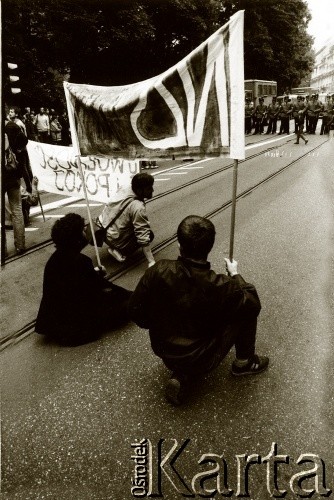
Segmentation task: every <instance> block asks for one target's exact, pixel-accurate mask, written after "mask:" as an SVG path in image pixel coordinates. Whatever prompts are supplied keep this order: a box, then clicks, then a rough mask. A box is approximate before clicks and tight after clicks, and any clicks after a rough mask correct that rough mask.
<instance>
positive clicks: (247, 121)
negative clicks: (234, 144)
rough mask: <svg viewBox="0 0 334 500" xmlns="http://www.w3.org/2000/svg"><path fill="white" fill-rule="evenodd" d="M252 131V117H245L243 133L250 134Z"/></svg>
mask: <svg viewBox="0 0 334 500" xmlns="http://www.w3.org/2000/svg"><path fill="white" fill-rule="evenodd" d="M251 131H252V117H251V116H246V117H245V134H250V133H251Z"/></svg>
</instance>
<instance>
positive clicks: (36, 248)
mask: <svg viewBox="0 0 334 500" xmlns="http://www.w3.org/2000/svg"><path fill="white" fill-rule="evenodd" d="M267 140H268V139H263V141H264V142H265V141H267ZM290 140H292V139H289V141H290ZM263 141H257V142H256V143H252V144H250V145H249V146H252V147H255V145H257V144H260V146H259V147H261V142H263ZM277 147H278V146H277V144H274V145H272V146H270V147H268V148H266V149H264V150H262V149H261V151H259V152H257V153H253V154H251V155H249V156H247V158H245V159H244V160H239V164H242V163H245V162H248V161H250V160H253V159H254V158H257V157H259V156H261V155H264V154H265V153H267V152H270V151H272V150H273V149H277ZM312 151H313V150H312ZM300 158H302V156H301V157H300ZM210 159H211V158H210ZM212 159H215V158H212ZM191 165H192V162H189V163H185V164H182V165H180V164H179V165H176V166H175V167H171V168H169V169H167V170H163V171H161V172H156V173H155V174H154V176H158V175H161V174H165V173H166V172H170V171H172V170H177V169H179V168H182V167H185V166H191ZM231 168H233V162H232V163H229V164H228V165H225V166H223V167H220V168H218V169H215V170H214V171H213V172H208V173H206V174H204V175H201V176H199V177H197V178H196V179H192V180H190V181H187V182H184V183H183V184H180V185H179V186H176V187H174V188H172V189H168V190H167V191H164V192H163V193H160V194H157V195H155V196H154V197H153V198H152V200H148V201H147V203H152V202H153V203H154V201H155V200H158V199H160V198H164V197H166V196H168V195H170V194H173V193H175V192H177V191H181V190H182V189H185V188H187V187H189V186H191V185H194V184H197V183H199V182H201V181H203V180H205V179H208V178H210V177H213V176H215V175H218V174H220V173H222V172H224V171H226V170H229V169H231ZM77 201H79V200H77ZM72 204H73V200H69V201H68V203H64V204H63V207H66V206H67V205H72ZM52 244H53V241H52V239H51V238H48V239H47V240H44V241H42V242H41V243H36V244H35V245H32V246H31V247H30V248H28V249H27V251H26V252H25V253H24V254H22V255H13V256H11V257H8V258H7V259H6V261H5V265H9V264H11V263H13V262H16V261H18V260H20V259H23V258H24V257H26V256H28V255H31V254H32V253H35V252H38V251H39V250H42V249H43V248H45V247H47V246H50V245H52Z"/></svg>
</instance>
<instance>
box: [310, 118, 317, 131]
mask: <svg viewBox="0 0 334 500" xmlns="http://www.w3.org/2000/svg"><path fill="white" fill-rule="evenodd" d="M317 122H318V117H317V116H310V117H309V133H310V134H315V129H316V128H317Z"/></svg>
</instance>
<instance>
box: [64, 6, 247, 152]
mask: <svg viewBox="0 0 334 500" xmlns="http://www.w3.org/2000/svg"><path fill="white" fill-rule="evenodd" d="M243 24H244V12H243V11H239V12H237V13H236V14H235V15H234V16H233V17H231V19H230V21H229V22H228V23H226V24H225V25H224V26H222V27H221V28H220V29H219V30H218V31H216V32H215V33H214V34H213V35H211V37H210V38H208V40H206V41H205V42H203V43H202V44H201V45H200V46H199V47H198V48H197V49H195V50H194V51H193V52H191V53H190V54H189V55H188V56H187V57H185V58H184V59H183V60H182V61H180V62H179V63H178V64H176V65H175V66H173V67H172V68H170V69H168V70H167V71H165V72H164V73H162V74H161V75H159V76H156V77H153V78H151V79H149V80H145V81H142V82H138V83H135V84H131V85H125V86H117V87H100V86H93V85H82V84H75V83H64V88H65V94H66V98H67V102H68V109H69V114H70V117H71V122H72V127H71V128H72V129H73V128H74V129H75V134H74V133H73V130H72V136H74V135H75V136H77V137H72V138H73V144H75V145H76V147H77V151H80V152H81V154H85V155H92V154H94V155H95V154H105V155H110V156H115V157H121V158H130V159H134V158H140V157H148V158H161V157H172V156H183V155H187V156H189V155H190V156H193V157H200V158H203V157H210V156H223V155H226V156H230V157H231V158H234V159H243V158H244V157H245V138H244V59H243ZM72 118H74V120H72ZM74 122H75V124H74Z"/></svg>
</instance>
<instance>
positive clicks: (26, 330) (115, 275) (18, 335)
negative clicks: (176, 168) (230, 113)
mask: <svg viewBox="0 0 334 500" xmlns="http://www.w3.org/2000/svg"><path fill="white" fill-rule="evenodd" d="M326 142H327V141H324V142H322V143H321V144H318V145H317V146H315V147H314V148H313V149H311V150H308V151H306V152H305V153H304V154H302V155H301V156H298V158H295V159H294V160H292V161H291V162H289V163H287V164H286V165H284V166H283V167H281V168H280V169H279V170H277V171H276V172H273V173H271V174H270V175H268V176H266V177H265V178H263V179H261V180H260V181H258V182H257V183H255V184H253V185H252V186H250V187H248V188H246V189H245V190H243V191H242V192H240V193H238V194H237V197H236V199H237V201H238V200H240V199H242V198H244V197H245V196H248V195H249V194H250V193H251V192H252V191H254V190H255V189H258V188H259V187H261V186H262V185H264V184H265V183H267V182H269V181H271V180H272V179H274V178H275V177H277V176H278V175H280V174H282V173H283V172H284V171H285V170H287V169H288V168H289V167H291V166H292V165H294V164H295V163H297V162H298V161H300V160H301V159H303V158H305V157H307V156H309V155H310V153H313V152H314V151H316V150H317V149H319V148H320V147H321V146H322V145H323V144H325V143H326ZM270 149H276V146H275V147H274V148H269V149H268V150H270ZM268 150H266V151H268ZM264 152H265V151H261V153H257V154H254V155H252V156H251V157H248V158H247V159H245V160H242V161H240V163H242V162H245V161H247V160H249V159H251V158H255V157H257V156H259V155H260V154H263V153H264ZM232 166H233V164H231V165H227V166H225V167H222V168H220V169H219V170H218V171H217V170H215V172H212V173H208V174H205V175H204V176H201V177H200V178H198V179H196V180H192V181H189V182H188V183H186V184H182V185H181V186H178V187H175V188H173V189H170V190H168V191H165V192H164V193H161V194H160V195H157V196H156V198H162V197H164V196H167V195H168V194H171V193H174V192H176V191H178V190H180V189H183V188H184V187H187V186H190V185H192V184H195V183H196V182H200V181H201V180H203V179H205V178H208V177H210V176H212V175H215V174H217V173H221V172H223V171H224V170H227V169H229V168H231V167H232ZM231 205H232V200H228V201H227V202H225V203H223V204H222V205H220V206H219V207H217V208H216V209H214V210H212V211H211V212H209V213H207V214H206V215H205V217H207V218H209V219H211V218H213V217H215V216H216V215H218V214H219V213H221V212H223V211H224V210H227V209H229V208H230V207H231ZM176 239H177V236H176V233H175V234H173V235H171V236H169V237H168V238H165V240H163V241H162V242H161V243H159V244H157V245H155V246H154V247H153V253H154V254H157V253H159V252H161V251H162V250H163V249H165V248H167V247H168V246H169V245H171V244H173V243H174V242H175V241H176ZM49 244H52V241H51V240H50V242H49V241H45V242H43V244H41V245H36V248H32V249H30V250H28V251H27V252H26V254H24V255H27V254H29V253H32V252H35V251H37V250H39V249H41V248H44V247H45V246H48V245H49ZM18 258H23V256H20V257H18ZM12 260H13V259H12ZM15 260H16V259H15ZM141 262H143V258H142V257H138V259H135V260H133V261H132V262H131V264H130V265H125V266H124V267H122V268H121V269H118V270H116V271H114V272H112V273H110V274H109V275H108V278H109V279H111V280H115V279H119V278H121V277H122V276H123V275H125V274H126V273H128V272H129V271H131V270H133V269H134V268H136V267H137V266H138V264H140V263H141ZM35 322H36V321H35V320H34V321H31V322H29V323H27V324H26V325H25V326H24V327H22V328H21V329H20V330H18V331H16V332H13V333H11V334H9V335H7V336H6V337H4V338H2V339H0V352H1V351H2V350H4V349H5V348H6V347H9V346H10V345H13V344H16V343H17V342H19V341H20V340H23V339H24V338H26V337H27V336H28V335H30V334H31V333H33V332H34V329H35Z"/></svg>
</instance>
